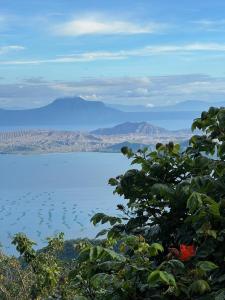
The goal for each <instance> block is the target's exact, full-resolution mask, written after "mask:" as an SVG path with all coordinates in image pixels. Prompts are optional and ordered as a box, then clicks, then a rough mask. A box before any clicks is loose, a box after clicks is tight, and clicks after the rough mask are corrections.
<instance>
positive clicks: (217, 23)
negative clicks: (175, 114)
mask: <svg viewBox="0 0 225 300" xmlns="http://www.w3.org/2000/svg"><path fill="white" fill-rule="evenodd" d="M66 95H68V96H73V95H79V96H82V97H85V98H86V99H89V100H96V99H98V100H101V101H105V102H108V103H124V104H144V105H168V104H173V103H175V102H179V101H185V100H189V99H190V100H195V99H196V100H206V101H211V102H213V101H221V100H224V99H225V1H224V0H214V1H212V0H210V1H209V0H198V1H193V0H189V1H186V0H183V1H180V0H170V1H168V0H154V1H153V0H140V1H137V0H129V1H128V0H120V1H118V0H107V1H106V0H105V1H102V0H101V1H100V0H82V1H71V0H54V1H50V0H45V1H44V0H29V1H28V0H13V1H8V0H0V106H1V107H13V108H15V107H34V106H40V105H44V104H46V103H49V102H50V101H52V100H53V99H54V98H56V97H62V96H66Z"/></svg>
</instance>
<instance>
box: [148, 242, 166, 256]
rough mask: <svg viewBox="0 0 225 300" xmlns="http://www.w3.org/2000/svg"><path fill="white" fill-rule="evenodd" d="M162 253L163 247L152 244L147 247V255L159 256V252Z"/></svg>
mask: <svg viewBox="0 0 225 300" xmlns="http://www.w3.org/2000/svg"><path fill="white" fill-rule="evenodd" d="M163 251H164V248H163V246H162V245H160V244H158V243H153V244H151V245H150V247H149V253H150V255H151V256H156V255H158V254H159V252H163Z"/></svg>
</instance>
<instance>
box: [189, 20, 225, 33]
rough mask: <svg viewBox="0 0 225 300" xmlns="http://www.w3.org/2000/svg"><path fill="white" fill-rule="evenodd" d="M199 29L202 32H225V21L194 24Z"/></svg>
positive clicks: (199, 21)
mask: <svg viewBox="0 0 225 300" xmlns="http://www.w3.org/2000/svg"><path fill="white" fill-rule="evenodd" d="M192 23H194V24H195V25H197V26H198V27H199V29H201V30H205V31H225V19H220V20H208V19H203V20H197V21H194V22H192Z"/></svg>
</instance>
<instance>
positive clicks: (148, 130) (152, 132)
mask: <svg viewBox="0 0 225 300" xmlns="http://www.w3.org/2000/svg"><path fill="white" fill-rule="evenodd" d="M179 133H180V134H183V133H188V131H187V130H179V131H170V130H166V129H165V128H162V127H158V126H154V125H152V124H149V123H147V122H137V123H132V122H125V123H122V124H119V125H116V126H114V127H110V128H99V129H96V130H93V131H91V134H95V135H128V134H135V135H136V134H138V135H146V136H159V135H173V134H176V135H177V134H179Z"/></svg>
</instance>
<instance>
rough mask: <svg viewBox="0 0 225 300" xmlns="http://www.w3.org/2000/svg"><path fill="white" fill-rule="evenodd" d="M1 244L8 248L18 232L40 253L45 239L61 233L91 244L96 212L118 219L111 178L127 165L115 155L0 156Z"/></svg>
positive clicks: (119, 156)
mask: <svg viewBox="0 0 225 300" xmlns="http://www.w3.org/2000/svg"><path fill="white" fill-rule="evenodd" d="M0 166H1V172H0V228H1V235H0V242H1V244H2V245H3V250H4V251H5V252H7V253H10V254H15V253H16V252H15V250H14V246H12V245H11V239H12V236H13V235H14V234H15V233H17V232H24V233H26V234H27V235H28V236H29V237H30V238H31V239H33V240H35V241H36V242H37V243H38V247H39V248H40V247H42V246H44V245H45V243H46V238H47V237H49V236H52V235H54V234H56V233H58V232H61V231H63V232H64V233H65V238H66V239H75V238H79V237H90V238H93V237H94V236H95V235H96V233H97V232H98V231H100V230H101V229H102V226H97V227H96V228H95V227H94V226H93V225H92V224H91V223H90V218H91V217H92V215H93V214H94V213H96V212H105V213H109V214H115V213H116V214H118V211H117V210H116V204H118V203H121V202H123V199H121V198H119V197H118V196H115V195H113V188H112V187H111V186H109V185H108V184H107V182H108V179H109V178H110V177H114V176H117V175H119V174H122V173H123V172H124V171H126V170H127V168H129V161H128V159H127V158H126V157H124V156H123V155H122V154H117V153H109V154H108V153H63V154H46V155H24V156H23V155H0Z"/></svg>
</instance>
